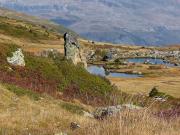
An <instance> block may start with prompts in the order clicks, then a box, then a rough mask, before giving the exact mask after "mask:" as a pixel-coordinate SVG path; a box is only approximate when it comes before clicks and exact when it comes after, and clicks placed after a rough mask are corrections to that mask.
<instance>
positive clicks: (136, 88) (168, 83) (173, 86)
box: [110, 76, 180, 98]
mask: <svg viewBox="0 0 180 135" xmlns="http://www.w3.org/2000/svg"><path fill="white" fill-rule="evenodd" d="M110 80H111V82H112V83H113V84H115V85H116V86H118V88H120V89H121V90H122V91H124V92H127V93H131V94H137V93H144V94H148V93H149V92H150V90H151V89H152V88H153V87H154V86H158V89H159V91H161V92H164V93H167V94H169V95H172V96H174V97H177V98H179V97H180V77H179V76H175V77H145V78H129V79H127V78H126V79H124V78H110Z"/></svg>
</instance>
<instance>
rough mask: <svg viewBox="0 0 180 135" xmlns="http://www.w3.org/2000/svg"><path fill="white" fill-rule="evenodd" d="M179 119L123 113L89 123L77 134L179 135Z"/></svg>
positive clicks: (140, 113)
mask: <svg viewBox="0 0 180 135" xmlns="http://www.w3.org/2000/svg"><path fill="white" fill-rule="evenodd" d="M179 127H180V119H179V118H177V119H174V120H170V121H166V120H163V119H158V118H155V117H154V116H152V115H150V114H149V112H146V111H145V110H143V111H137V112H136V111H135V112H134V111H133V112H130V111H125V112H123V113H121V114H118V115H117V116H116V117H112V118H108V119H107V120H104V121H100V122H98V123H96V124H94V123H91V124H90V125H89V126H88V127H87V128H85V129H82V130H81V131H80V133H79V134H84V135H179V133H180V129H179Z"/></svg>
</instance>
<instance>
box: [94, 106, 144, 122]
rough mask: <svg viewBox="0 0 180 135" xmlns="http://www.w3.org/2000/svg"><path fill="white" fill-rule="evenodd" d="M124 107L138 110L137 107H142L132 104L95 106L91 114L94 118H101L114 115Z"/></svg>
mask: <svg viewBox="0 0 180 135" xmlns="http://www.w3.org/2000/svg"><path fill="white" fill-rule="evenodd" d="M126 109H128V110H139V109H142V107H140V106H136V105H133V104H123V105H117V106H109V107H101V108H97V109H96V110H95V111H94V113H93V115H94V118H96V119H100V120H103V119H104V118H106V117H109V116H113V115H116V114H118V113H120V112H121V111H123V110H126Z"/></svg>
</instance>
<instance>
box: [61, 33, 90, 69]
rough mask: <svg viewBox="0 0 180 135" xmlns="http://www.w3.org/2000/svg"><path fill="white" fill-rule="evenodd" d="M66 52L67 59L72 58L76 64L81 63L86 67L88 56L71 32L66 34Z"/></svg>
mask: <svg viewBox="0 0 180 135" xmlns="http://www.w3.org/2000/svg"><path fill="white" fill-rule="evenodd" d="M64 54H65V58H66V59H67V60H71V61H72V62H73V63H74V64H75V65H77V64H78V63H81V64H83V65H84V67H86V66H87V63H86V58H85V56H84V53H83V49H82V48H81V46H80V44H79V43H78V40H77V38H76V37H75V36H73V35H71V34H70V33H65V34H64Z"/></svg>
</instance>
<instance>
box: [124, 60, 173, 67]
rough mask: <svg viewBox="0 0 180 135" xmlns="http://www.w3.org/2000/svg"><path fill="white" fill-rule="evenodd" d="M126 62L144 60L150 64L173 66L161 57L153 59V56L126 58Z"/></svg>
mask: <svg viewBox="0 0 180 135" xmlns="http://www.w3.org/2000/svg"><path fill="white" fill-rule="evenodd" d="M127 61H128V62H132V63H144V62H148V63H151V64H156V65H166V66H169V67H173V66H175V65H174V64H172V63H169V62H166V61H164V60H163V59H153V58H132V59H127Z"/></svg>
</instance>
